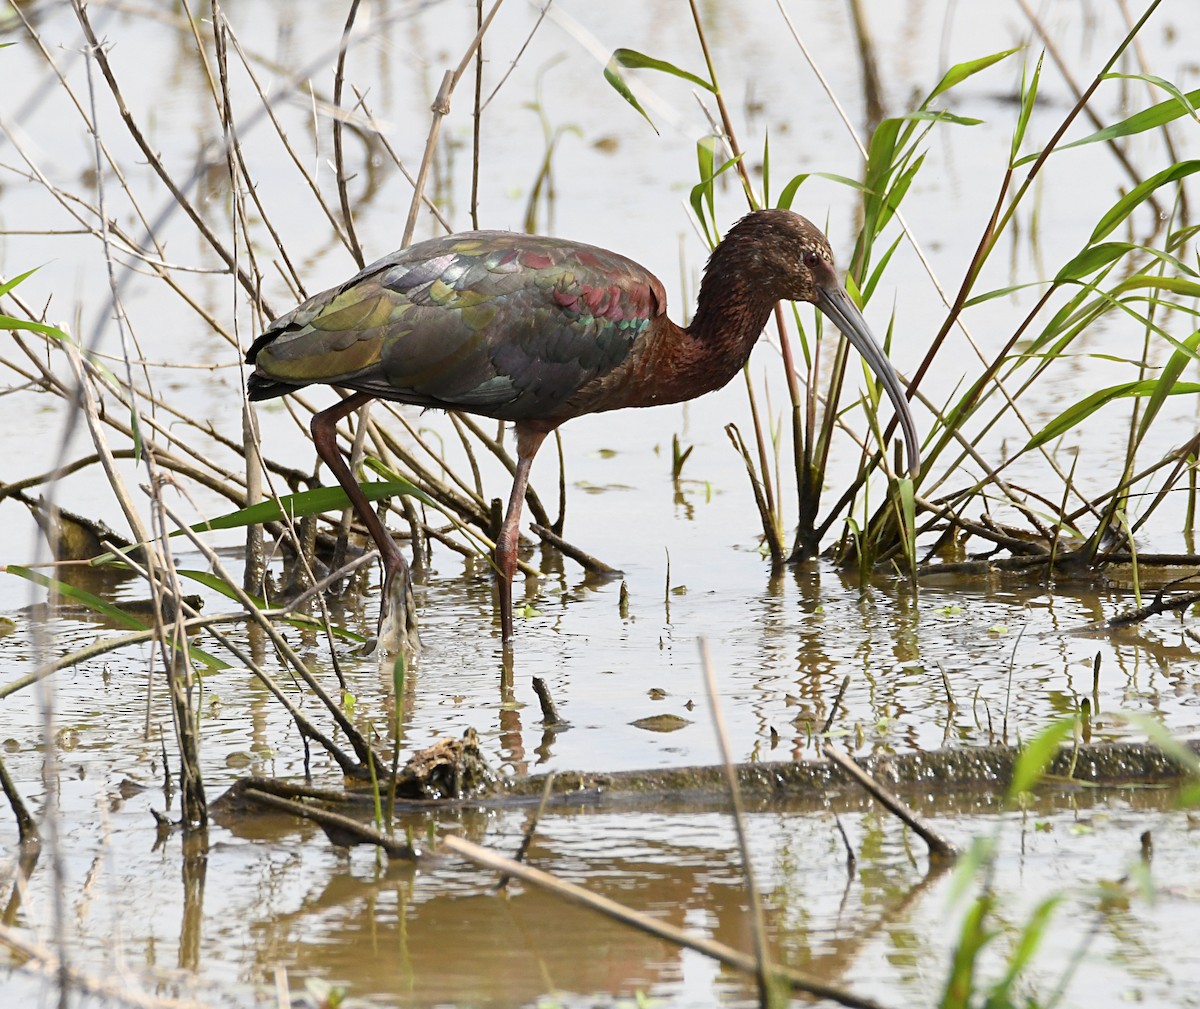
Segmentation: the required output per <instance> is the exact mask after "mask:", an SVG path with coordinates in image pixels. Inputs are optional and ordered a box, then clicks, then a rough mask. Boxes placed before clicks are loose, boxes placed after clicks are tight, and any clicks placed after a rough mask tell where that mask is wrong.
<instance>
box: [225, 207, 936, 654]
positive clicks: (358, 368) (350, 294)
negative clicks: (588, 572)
mask: <svg viewBox="0 0 1200 1009" xmlns="http://www.w3.org/2000/svg"><path fill="white" fill-rule="evenodd" d="M782 300H790V301H809V302H812V303H813V304H815V305H816V306H817V307H818V308H819V309H820V310H821V311H822V312H824V313H825V314H826V315H827V316H828V317H829V318H830V319H831V320H832V321H833V323H834V325H836V326H837V328H838V329H839V330H841V331H842V333H844V334H845V335H846V337H847V339H849V340H850V342H851V343H852V344H853V345H854V346H855V347H856V348H857V349H858V351H859V353H860V354H862V356H863V358H864V359H865V360H866V361H867V363H868V364H869V365H870V366H871V368H872V369H873V370H874V371H875V373H876V374H877V375H878V376H879V379H880V381H881V382H882V383H883V387H884V389H885V390H886V391H887V394H888V396H889V397H890V398H891V400H892V404H893V406H894V408H895V410H896V415H897V417H898V419H899V421H900V425H901V428H902V430H903V432H904V437H905V440H906V441H907V443H908V458H909V465H910V468H911V469H912V470H913V471H916V470H917V468H918V466H919V449H918V439H917V434H916V427H915V426H914V424H913V420H912V416H911V415H910V413H909V411H908V404H907V402H906V400H905V398H904V393H903V390H902V389H901V386H900V382H899V379H898V378H897V377H896V374H895V372H894V371H893V370H892V368H891V365H890V364H889V362H888V360H887V357H886V356H885V355H884V353H883V350H882V349H881V348H880V346H879V344H878V343H877V342H876V341H875V339H874V337H872V335H871V332H870V330H869V329H868V328H867V324H866V321H865V320H864V319H863V317H862V313H861V312H859V310H858V308H857V307H856V306H855V305H854V303H853V302H852V301H851V300H850V298H849V296H848V295H847V294H846V292H845V290H844V289H843V287H842V286H841V284H840V283H839V282H838V278H837V273H836V271H835V268H834V265H833V256H832V253H831V252H830V249H829V242H828V240H827V239H826V238H825V236H824V235H823V234H822V233H821V232H820V230H819V229H818V228H816V227H815V226H814V225H813V224H811V223H810V222H809V221H807V220H805V219H804V218H803V217H800V216H799V215H798V214H794V213H792V212H791V211H786V210H760V211H756V212H754V213H751V214H748V215H747V216H746V217H744V218H742V219H741V220H740V221H738V222H737V224H735V225H734V226H733V227H732V228H730V230H729V232H728V234H727V235H726V236H725V238H724V240H723V241H722V242H721V243H720V245H718V246H717V247H716V248H715V249H714V250H713V253H712V255H711V256H710V257H709V260H708V266H707V268H706V270H705V274H704V280H703V282H702V283H701V285H700V298H699V303H698V304H697V307H696V314H695V317H694V318H693V319H692V323H691V325H690V326H687V327H686V328H684V327H680V326H677V325H676V324H675V323H673V322H672V321H671V320H670V319H668V318H667V316H666V293H665V291H664V289H663V286H662V283H661V282H660V281H659V280H658V278H657V277H655V276H654V275H653V274H652V273H650V272H649V271H648V270H647V269H645V267H642V266H639V265H638V264H637V263H635V262H633V261H631V260H629V259H626V258H625V257H624V256H619V255H617V254H616V253H614V252H607V251H605V250H604V249H598V248H594V247H592V246H589V245H580V244H578V243H576V242H567V241H563V240H561V239H557V238H544V237H539V236H530V235H517V234H510V233H507V232H500V231H477V232H466V233H464V234H458V235H449V236H447V237H445V238H437V239H433V240H431V241H427V242H421V243H419V244H417V245H413V246H410V247H409V248H407V249H401V250H400V251H399V252H394V253H392V254H391V255H390V256H386V257H384V258H383V259H381V260H379V261H378V262H376V263H372V264H371V265H370V266H368V267H367V268H366V269H364V270H362V271H361V272H360V273H359V274H357V275H356V276H354V277H352V278H351V279H350V280H348V281H347V282H346V283H344V284H342V285H341V286H340V287H335V288H333V289H332V290H329V291H326V292H324V293H323V294H318V295H316V296H315V297H312V298H309V299H308V300H307V301H306V302H304V303H303V304H302V305H299V306H298V307H297V308H294V309H293V310H292V311H291V312H289V313H288V314H287V315H284V316H283V317H281V318H279V319H276V320H275V321H274V322H273V323H271V325H270V327H269V328H268V329H267V331H266V332H265V333H263V335H262V336H260V337H259V338H258V339H257V340H255V341H254V343H253V345H252V346H251V347H250V350H249V352H248V353H247V354H246V360H247V362H249V363H250V364H253V365H254V366H255V368H254V372H253V374H251V376H250V380H249V383H248V393H249V396H250V399H252V400H261V399H270V398H272V397H274V396H283V395H286V394H287V393H289V392H292V391H293V390H295V389H298V388H301V387H303V386H306V385H311V384H314V383H324V384H329V385H339V386H345V387H346V388H349V389H352V390H354V394H353V395H351V396H348V397H347V398H346V399H344V400H342V401H341V402H340V403H338V404H336V405H335V406H332V407H330V408H329V409H327V410H323V411H322V412H320V413H318V414H317V415H316V416H314V417H313V419H312V433H313V440H314V442H315V443H316V448H317V452H318V453H319V454H320V456H321V458H322V459H324V460H325V463H326V464H327V465H328V466H329V468H330V470H331V471H332V472H333V474H334V476H336V477H337V479H338V483H340V484H341V485H342V487H343V488H344V489H345V491H346V494H347V495H348V496H349V498H350V502H351V504H352V505H353V506H354V509H355V511H356V512H357V513H358V516H359V518H360V519H362V521H363V522H364V523H365V524H366V526H367V529H368V530H370V533H371V535H372V537H373V538H374V540H375V542H376V544H377V545H378V547H379V551H380V553H381V554H382V557H383V567H384V607H385V609H386V608H387V607H388V606H389V605H390V604H391V600H392V595H393V590H394V591H395V592H396V593H398V594H399V596H398V599H399V601H400V604H401V605H400V607H398V609H397V616H398V617H399V618H400V620H401V621H402V622H403V623H402V627H407V626H411V622H412V619H413V616H414V614H413V610H412V600H411V592H410V586H409V576H408V566H407V565H406V563H405V561H404V557H403V555H402V554H401V552H400V548H399V547H398V546H397V545H396V542H395V540H393V539H392V537H391V536H389V535H388V533H387V530H386V529H384V527H383V523H382V522H381V521H380V520H379V517H378V516H377V515H376V514H375V512H374V511H373V510H372V509H371V508H370V506H369V505H368V503H367V500H366V498H365V496H364V495H363V493H362V491H361V489H360V488H359V486H358V484H357V483H356V482H355V480H354V477H353V476H352V475H351V473H350V469H349V467H348V466H347V465H346V462H345V460H344V459H343V458H342V456H341V453H340V452H339V451H338V446H337V435H336V425H337V422H338V421H339V420H341V419H342V418H343V417H345V416H346V415H347V414H349V413H350V412H351V411H353V410H355V409H357V408H358V407H360V406H362V405H363V404H364V403H366V402H368V401H369V400H371V399H387V400H393V401H395V402H399V403H410V404H412V405H414V406H422V407H441V408H444V409H448V410H463V411H466V412H468V413H475V414H480V415H482V416H485V417H495V418H499V419H501V420H508V421H512V422H513V426H514V428H515V430H516V438H517V468H516V475H515V477H514V480H513V487H512V494H511V496H510V498H509V502H508V511H507V512H506V514H505V516H504V522H503V524H502V526H501V529H500V534H499V536H498V537H497V540H496V552H495V562H496V568H497V573H498V579H497V581H498V585H499V592H500V621H501V627H502V633H503V637H504V640H505V641H509V640H511V638H512V632H513V620H512V579H513V574H514V572H515V571H516V566H517V541H518V535H519V534H518V529H517V524H518V521H519V519H520V516H521V505H522V500H523V499H524V496H525V488H526V484H527V483H528V480H529V468H530V465H531V463H532V462H533V457H534V455H535V454H536V453H537V450H538V448H539V446H540V445H541V444H542V441H543V440H544V439H545V437H546V435H547V434H549V433H550V432H551V431H553V430H554V429H555V428H556V427H558V425H559V424H561V423H563V422H564V421H567V420H570V419H571V418H572V417H578V416H580V415H582V414H587V413H599V412H601V411H604V410H616V409H620V408H621V407H628V406H655V405H658V404H661V403H677V402H680V401H683V400H688V399H693V398H694V397H696V396H700V395H703V394H704V393H706V392H711V391H712V390H714V389H719V388H721V386H723V385H725V383H726V382H728V381H729V380H730V379H731V378H732V377H733V376H734V375H735V374H737V372H738V370H739V369H740V368H741V367H742V365H743V364H745V362H746V359H747V358H748V357H749V355H750V351H751V349H752V348H753V347H754V343H755V341H756V340H757V339H758V336H759V334H760V333H761V332H762V330H763V327H764V326H765V325H766V324H767V321H768V319H769V317H770V315H771V312H772V310H773V308H774V306H775V304H776V302H778V301H782ZM397 576H399V577H397Z"/></svg>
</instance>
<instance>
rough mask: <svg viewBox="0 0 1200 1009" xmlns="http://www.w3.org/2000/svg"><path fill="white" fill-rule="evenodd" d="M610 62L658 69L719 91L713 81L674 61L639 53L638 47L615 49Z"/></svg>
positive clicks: (713, 90) (628, 67)
mask: <svg viewBox="0 0 1200 1009" xmlns="http://www.w3.org/2000/svg"><path fill="white" fill-rule="evenodd" d="M608 63H609V66H612V65H613V64H614V63H615V64H617V65H618V66H621V67H624V68H625V69H627V70H657V71H659V72H660V73H664V74H670V75H671V76H672V77H679V78H680V79H682V80H685V81H687V82H689V83H690V84H695V85H696V86H697V87H701V88H704V90H705V91H708V92H711V93H713V94H716V91H717V89H716V88H715V87H713V85H712V82H711V81H706V80H705V79H704V78H703V77H697V76H696V75H695V74H692V73H688V71H686V70H683V69H682V68H680V67H677V66H676V65H675V64H674V63H668V62H667V61H666V60H656V59H655V58H654V57H653V56H647V55H646V54H645V53H639V52H638V51H637V50H636V49H615V50H613V54H612V56H611V57H610V58H609V61H608Z"/></svg>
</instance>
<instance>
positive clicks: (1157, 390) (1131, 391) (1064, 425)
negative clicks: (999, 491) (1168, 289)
mask: <svg viewBox="0 0 1200 1009" xmlns="http://www.w3.org/2000/svg"><path fill="white" fill-rule="evenodd" d="M1194 336H1196V334H1193V337H1194ZM1190 339H1191V338H1189V340H1190ZM1194 358H1195V355H1192V359H1193V360H1194ZM1172 360H1174V358H1172ZM1197 392H1200V383H1197V382H1174V383H1173V384H1172V385H1170V386H1169V387H1167V388H1166V389H1165V391H1164V388H1163V383H1162V381H1161V379H1143V380H1142V381H1140V382H1122V383H1121V384H1119V385H1110V386H1108V387H1107V388H1105V389H1097V390H1096V391H1095V392H1093V393H1091V394H1090V395H1087V396H1085V397H1084V398H1083V399H1081V400H1080V401H1079V402H1078V403H1075V404H1073V405H1072V406H1069V407H1067V409H1065V410H1064V411H1063V412H1062V413H1060V414H1059V415H1058V416H1057V417H1055V418H1054V420H1052V421H1050V423H1048V424H1047V425H1046V426H1045V427H1043V428H1042V429H1041V430H1040V431H1039V432H1038V433H1037V434H1035V435H1034V436H1033V437H1032V438H1030V439H1029V442H1028V444H1027V445H1026V446H1025V448H1024V449H1023V451H1026V452H1028V451H1029V450H1030V449H1035V448H1037V447H1039V446H1040V445H1044V444H1045V443H1046V442H1048V441H1053V440H1054V439H1055V438H1057V437H1059V436H1060V435H1063V434H1065V433H1066V432H1067V431H1070V430H1071V428H1073V427H1077V426H1078V425H1080V424H1082V423H1083V422H1084V421H1085V420H1087V419H1088V418H1089V417H1090V416H1091V415H1092V414H1094V413H1095V412H1096V411H1097V410H1099V409H1100V408H1101V407H1103V406H1105V405H1106V404H1108V403H1111V402H1112V401H1113V400H1114V399H1126V398H1128V397H1131V396H1136V397H1139V398H1140V397H1148V398H1152V397H1155V396H1156V395H1158V396H1182V395H1185V394H1192V393H1197Z"/></svg>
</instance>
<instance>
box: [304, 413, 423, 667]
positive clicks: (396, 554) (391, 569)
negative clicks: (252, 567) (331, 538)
mask: <svg viewBox="0 0 1200 1009" xmlns="http://www.w3.org/2000/svg"><path fill="white" fill-rule="evenodd" d="M372 398H373V397H371V396H369V395H367V393H365V392H356V393H355V394H354V395H352V396H347V397H346V398H345V399H343V400H342V401H341V402H340V403H336V404H334V405H333V406H331V407H330V408H329V409H328V410H322V411H321V412H320V413H317V414H314V415H313V419H312V423H311V425H310V428H311V430H312V436H313V444H314V445H316V448H317V455H319V456H320V457H321V459H322V460H323V461H324V462H325V465H326V466H328V467H329V471H330V472H331V473H332V474H333V475H334V476H335V477H336V478H337V482H338V483H339V484H341V486H342V490H344V491H345V492H346V496H347V497H348V498H349V499H350V505H351V506H352V507H353V508H354V511H355V512H356V513H357V514H358V517H359V518H360V519H362V522H363V524H364V525H365V526H366V527H367V531H368V532H369V533H370V534H371V539H373V540H374V541H375V545H376V546H377V547H379V555H380V558H381V559H382V561H383V600H382V602H381V603H380V610H379V637H380V641H381V642H382V640H383V637H384V634H383V627H384V623H385V622H386V621H387V619H388V618H389V617H392V618H393V619H394V620H396V621H397V622H398V624H399V628H398V630H399V637H400V641H401V642H408V643H411V644H414V645H415V644H416V642H417V611H416V605H415V603H414V601H413V594H412V583H411V580H410V578H409V573H408V564H407V563H405V560H404V554H402V553H401V552H400V548H399V547H398V546H396V541H395V540H394V539H392V537H391V536H390V535H389V534H388V531H387V530H386V529H385V528H384V526H383V522H381V521H380V519H379V516H378V515H377V514H376V512H375V509H374V508H372V507H371V504H370V502H369V501H367V498H366V495H365V494H363V492H362V488H361V487H359V485H358V481H357V480H355V479H354V474H352V473H351V472H350V467H349V466H347V465H346V460H345V459H344V458H343V456H342V453H341V450H340V449H339V448H338V444H337V423H338V421H339V420H341V419H342V418H343V417H345V416H346V415H347V414H349V413H353V412H354V411H355V410H357V409H358V408H359V407H360V406H362V405H363V404H364V403H368V402H370V401H371V399H372Z"/></svg>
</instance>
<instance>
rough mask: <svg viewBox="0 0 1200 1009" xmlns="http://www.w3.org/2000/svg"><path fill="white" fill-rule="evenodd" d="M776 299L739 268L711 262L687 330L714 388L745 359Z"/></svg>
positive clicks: (736, 369) (766, 320)
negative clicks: (724, 266)
mask: <svg viewBox="0 0 1200 1009" xmlns="http://www.w3.org/2000/svg"><path fill="white" fill-rule="evenodd" d="M714 258H715V257H714ZM776 300H777V299H776V298H773V297H772V296H771V293H770V292H768V291H765V290H764V289H763V286H762V285H761V284H755V283H753V282H751V281H750V280H749V278H748V277H746V276H745V275H744V274H741V273H740V272H739V271H737V270H726V269H723V268H722V264H720V263H717V262H711V263H709V268H708V270H707V272H706V273H705V275H704V280H703V281H702V282H701V284H700V297H699V299H698V300H697V302H696V314H695V316H694V317H693V318H692V323H691V325H690V326H688V327H687V330H686V332H687V335H688V336H689V337H690V338H691V340H692V341H693V343H694V345H695V346H694V353H695V354H696V356H697V359H698V361H700V362H703V364H704V367H705V369H706V371H707V372H708V374H709V375H710V376H711V381H712V382H713V385H712V386H711V387H712V388H714V389H715V388H719V387H720V386H722V385H724V384H725V383H726V382H728V381H729V380H730V379H731V378H733V376H734V375H735V374H736V373H737V372H738V371H739V369H741V367H742V365H744V364H745V363H746V359H747V358H749V356H750V351H752V350H753V349H754V344H755V342H756V341H757V340H758V337H759V335H760V334H761V333H762V331H763V327H764V326H766V324H767V322H768V320H769V319H770V318H771V312H772V310H773V309H774V307H775V302H776Z"/></svg>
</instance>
